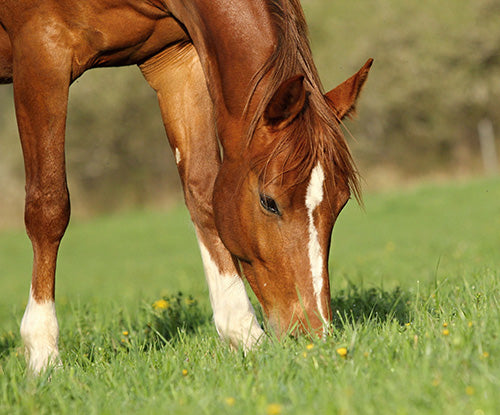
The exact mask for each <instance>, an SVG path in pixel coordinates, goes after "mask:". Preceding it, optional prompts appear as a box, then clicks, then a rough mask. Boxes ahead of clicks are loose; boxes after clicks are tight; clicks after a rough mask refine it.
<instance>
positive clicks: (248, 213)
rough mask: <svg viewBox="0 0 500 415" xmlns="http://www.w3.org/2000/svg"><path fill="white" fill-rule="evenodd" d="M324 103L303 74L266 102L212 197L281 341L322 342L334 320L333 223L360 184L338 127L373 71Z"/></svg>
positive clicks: (224, 232)
mask: <svg viewBox="0 0 500 415" xmlns="http://www.w3.org/2000/svg"><path fill="white" fill-rule="evenodd" d="M371 63H372V60H369V61H368V62H367V63H366V64H365V65H364V66H363V67H362V68H361V69H360V70H359V71H358V72H357V73H356V74H355V75H353V76H352V77H351V78H349V79H348V80H347V81H345V82H343V83H342V84H340V85H339V86H337V87H336V88H335V89H333V90H332V91H330V92H328V93H327V94H325V95H323V94H321V92H320V91H319V89H318V88H315V87H313V86H312V85H311V84H310V83H309V82H307V81H306V80H305V79H304V76H302V75H297V76H294V77H292V78H290V79H288V80H286V81H285V82H283V83H282V84H281V85H280V86H279V87H278V88H277V89H276V90H275V92H274V93H273V94H272V97H271V99H270V100H269V101H268V102H266V104H265V109H264V111H263V112H262V114H261V116H259V119H258V122H257V124H256V127H255V130H254V131H253V134H252V136H251V139H250V140H249V141H248V143H246V144H245V147H244V148H242V149H241V150H240V151H239V156H234V154H233V156H231V157H224V161H223V163H222V166H221V169H220V172H219V174H218V177H217V180H216V183H215V189H214V200H213V206H214V214H215V220H216V226H217V229H218V232H219V235H220V237H221V239H222V241H223V242H224V244H225V246H226V247H227V249H228V250H229V251H230V252H231V254H232V255H233V256H234V257H235V258H236V259H237V260H239V263H240V265H241V269H242V271H243V273H244V275H245V277H246V279H247V281H248V282H249V284H250V286H251V288H252V290H253V291H254V293H255V295H256V297H257V299H258V300H259V302H260V304H261V305H262V307H263V310H264V312H265V314H266V316H267V317H268V321H269V323H270V325H271V327H272V328H273V329H274V330H275V331H276V333H277V334H278V336H280V335H283V334H285V333H289V332H295V331H297V330H300V331H307V332H315V333H318V334H321V333H322V332H323V329H324V327H325V324H328V323H329V321H330V319H331V307H330V285H329V275H328V257H329V250H330V239H331V233H332V229H333V225H334V223H335V221H336V219H337V217H338V215H339V213H340V211H341V210H342V208H343V207H344V205H345V204H346V203H347V201H348V200H349V198H350V196H351V194H352V193H353V192H354V193H355V194H356V196H357V192H358V181H357V180H358V179H357V174H356V169H355V167H354V164H353V162H352V159H351V156H350V153H349V150H348V147H347V144H346V143H345V140H344V138H343V136H342V132H341V130H340V127H339V124H340V122H341V120H342V119H343V118H344V117H346V116H350V115H352V114H353V112H354V109H355V104H356V100H357V97H358V95H359V93H360V91H361V88H362V87H363V84H364V82H365V80H366V78H367V75H368V71H369V69H370V66H371Z"/></svg>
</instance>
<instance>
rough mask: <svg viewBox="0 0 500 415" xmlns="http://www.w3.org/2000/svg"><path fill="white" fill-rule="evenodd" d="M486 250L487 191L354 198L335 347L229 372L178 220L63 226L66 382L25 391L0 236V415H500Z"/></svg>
mask: <svg viewBox="0 0 500 415" xmlns="http://www.w3.org/2000/svg"><path fill="white" fill-rule="evenodd" d="M499 248H500V180H499V179H498V178H496V179H484V180H476V181H469V182H465V183H458V184H447V185H429V186H422V187H419V188H415V189H412V190H405V191H404V192H397V193H396V192H392V193H386V194H377V195H367V196H366V198H365V209H364V210H361V209H360V208H359V207H357V206H356V205H355V204H354V203H350V205H349V207H348V208H347V209H346V210H345V211H344V212H343V213H342V215H341V217H340V219H339V222H338V223H337V225H336V227H335V230H334V243H333V247H332V259H331V269H332V273H331V274H332V287H333V292H332V302H333V305H334V307H335V310H336V312H335V321H334V328H333V330H332V335H331V336H330V337H328V338H327V339H326V341H318V340H311V339H307V338H305V337H303V338H299V339H287V340H285V341H283V342H281V343H279V342H277V341H275V340H273V339H272V338H270V339H269V341H267V342H266V343H265V344H263V345H262V346H261V348H260V349H259V350H255V351H253V352H251V353H249V354H248V355H247V356H243V355H242V353H241V352H235V351H231V350H230V349H229V348H228V347H227V346H226V345H224V344H221V343H220V342H219V340H218V338H217V335H216V332H215V329H214V327H213V325H212V324H211V322H210V316H211V314H210V309H209V303H208V295H207V289H206V286H205V283H204V279H203V275H202V266H201V261H200V258H199V253H198V248H197V245H196V241H195V239H194V232H193V229H192V226H191V225H190V222H189V219H188V215H187V213H186V211H185V210H184V209H183V208H180V207H179V208H176V209H173V210H172V211H170V212H167V213H158V212H133V213H129V214H120V215H117V216H110V217H100V218H96V219H92V220H88V221H77V220H75V221H74V222H73V223H72V224H71V225H70V228H69V230H68V233H67V235H66V237H65V239H64V242H63V245H62V248H61V254H60V260H59V263H58V281H57V312H58V317H59V324H60V330H61V338H60V348H61V354H62V359H63V362H64V366H63V368H62V369H60V370H58V371H56V372H54V373H46V374H44V375H42V376H41V377H39V378H36V379H29V378H26V376H25V362H24V356H23V354H22V348H21V342H20V338H19V334H18V327H19V322H20V319H21V317H22V313H23V310H24V306H25V304H26V301H27V297H28V290H29V276H30V272H31V271H30V267H31V250H30V245H29V241H28V239H27V237H26V236H25V235H24V232H23V231H22V230H18V231H17V230H11V231H4V232H1V233H0V270H1V279H0V291H1V292H2V295H1V296H0V319H1V322H2V324H1V327H0V365H1V366H0V413H5V414H16V413H29V414H53V413H72V414H115V413H116V414H118V413H145V414H150V413H151V414H154V413H168V414H199V413H202V414H280V413H281V414H453V415H456V414H471V415H482V414H497V413H498V411H499V409H500V394H499V393H498V391H499V390H500V339H499V337H498V336H499V333H500V313H499V301H500V283H499V278H500V249H499ZM179 291H180V292H182V295H179V294H178V292H179ZM162 298H163V299H164V300H165V301H167V302H162V303H156V306H157V307H154V306H153V304H154V303H155V302H156V301H157V300H160V299H162ZM159 304H160V305H162V306H163V307H167V308H159V307H158V305H159ZM344 349H345V350H344ZM343 351H346V352H347V353H346V354H344V353H342V352H343ZM49 377H50V380H49Z"/></svg>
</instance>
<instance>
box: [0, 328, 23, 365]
mask: <svg viewBox="0 0 500 415" xmlns="http://www.w3.org/2000/svg"><path fill="white" fill-rule="evenodd" d="M18 343H19V336H16V335H15V334H14V333H12V332H11V331H9V332H6V333H3V334H2V336H0V359H2V358H4V357H5V356H7V355H8V354H9V352H10V351H11V350H14V349H16V347H17V346H18Z"/></svg>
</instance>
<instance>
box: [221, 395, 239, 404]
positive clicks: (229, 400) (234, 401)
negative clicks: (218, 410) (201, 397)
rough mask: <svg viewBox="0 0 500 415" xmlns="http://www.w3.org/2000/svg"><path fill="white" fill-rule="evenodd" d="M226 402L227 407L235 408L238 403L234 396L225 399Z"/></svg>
mask: <svg viewBox="0 0 500 415" xmlns="http://www.w3.org/2000/svg"><path fill="white" fill-rule="evenodd" d="M224 402H226V405H227V406H233V405H234V404H235V403H236V399H234V398H233V397H232V396H228V397H227V398H226V399H224Z"/></svg>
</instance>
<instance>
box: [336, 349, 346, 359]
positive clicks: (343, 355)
mask: <svg viewBox="0 0 500 415" xmlns="http://www.w3.org/2000/svg"><path fill="white" fill-rule="evenodd" d="M337 354H338V355H339V356H340V357H346V356H347V348H345V347H339V348H338V349H337Z"/></svg>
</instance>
